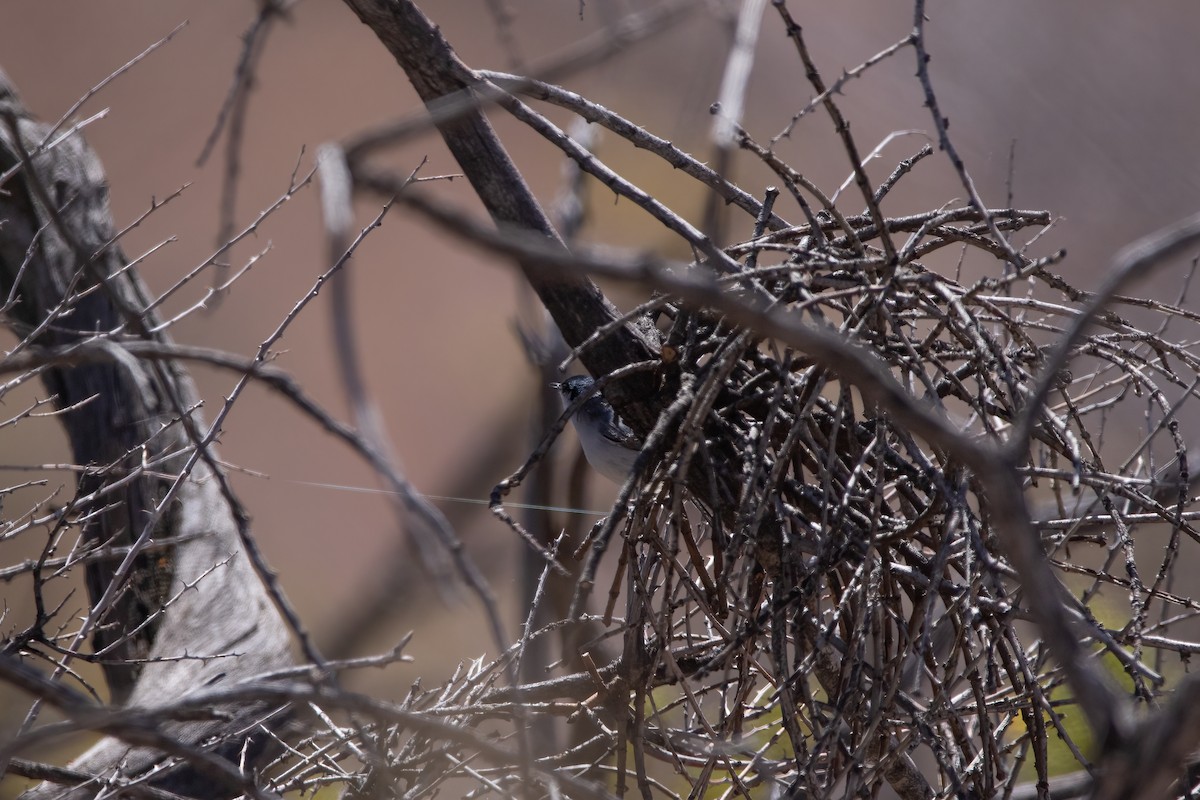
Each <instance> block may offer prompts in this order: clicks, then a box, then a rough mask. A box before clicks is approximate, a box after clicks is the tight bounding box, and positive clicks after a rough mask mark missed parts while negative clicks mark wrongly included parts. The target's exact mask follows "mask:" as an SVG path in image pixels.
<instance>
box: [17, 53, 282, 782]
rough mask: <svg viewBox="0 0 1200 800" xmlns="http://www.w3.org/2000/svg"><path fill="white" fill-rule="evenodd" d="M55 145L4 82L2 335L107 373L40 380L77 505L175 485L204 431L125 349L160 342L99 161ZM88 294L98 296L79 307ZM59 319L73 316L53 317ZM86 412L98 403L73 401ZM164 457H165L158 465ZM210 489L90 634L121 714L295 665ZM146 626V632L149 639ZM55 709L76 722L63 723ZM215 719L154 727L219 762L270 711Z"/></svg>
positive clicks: (201, 480) (125, 752) (208, 474)
mask: <svg viewBox="0 0 1200 800" xmlns="http://www.w3.org/2000/svg"><path fill="white" fill-rule="evenodd" d="M14 131H16V132H19V140H18V139H15V138H14V136H13V133H14ZM48 133H50V128H49V126H47V125H44V124H41V123H39V122H37V121H35V120H33V119H31V118H30V117H29V115H28V113H27V112H26V111H25V109H24V107H23V106H22V105H21V102H20V99H19V98H18V96H17V94H16V91H15V90H14V89H13V87H12V86H11V84H10V83H9V82H8V80H7V78H6V77H5V76H3V74H2V73H0V174H2V173H5V172H8V171H10V170H14V169H15V172H14V174H13V175H12V177H11V178H10V179H9V180H7V182H6V183H4V185H3V187H2V191H0V294H2V295H3V296H8V294H9V292H10V291H12V290H13V289H14V282H17V281H18V280H19V283H18V284H17V285H16V286H15V292H16V296H17V297H19V301H18V302H17V303H16V304H15V306H14V307H13V308H11V309H10V310H9V312H8V314H7V315H6V316H5V318H4V322H5V324H6V325H8V326H9V327H10V328H11V329H12V330H14V332H15V333H16V334H17V336H18V337H19V338H21V339H24V340H26V341H25V342H23V346H26V345H27V346H34V347H39V348H54V349H58V350H61V349H62V348H68V347H70V346H71V345H72V343H75V342H79V341H82V340H86V339H90V338H93V337H103V338H105V339H107V340H108V341H109V342H110V343H111V347H112V348H113V358H112V360H111V361H109V362H108V363H102V364H95V363H91V364H85V365H81V366H73V367H61V368H52V369H48V370H46V371H45V372H44V373H43V374H42V377H43V379H44V381H45V384H46V386H47V388H48V390H49V391H51V392H52V393H53V394H54V395H55V400H56V403H57V404H58V406H59V407H60V408H67V409H70V410H69V411H66V412H64V413H62V414H61V415H60V416H59V419H60V420H61V422H62V424H63V425H64V427H65V429H66V432H67V435H68V437H69V439H70V446H71V450H72V454H73V459H74V461H75V463H77V464H80V465H84V466H87V467H89V468H90V469H89V470H88V471H86V472H85V473H83V474H82V477H81V478H80V480H79V487H78V488H79V495H80V496H83V495H86V494H88V493H90V492H94V491H96V490H98V489H101V488H102V487H104V486H106V485H109V484H111V483H113V482H114V481H118V480H120V479H121V478H122V477H124V476H126V475H128V474H130V472H131V471H136V470H137V469H138V468H139V466H140V465H141V464H142V463H144V462H150V463H154V462H156V461H158V463H157V464H156V465H155V468H154V473H156V474H160V475H162V474H165V475H167V476H172V475H175V474H178V472H179V471H180V470H181V469H182V468H183V467H184V465H185V464H186V463H187V462H188V460H189V458H190V456H191V455H192V453H193V452H194V448H193V444H192V436H191V435H189V433H188V432H187V431H186V430H185V426H184V425H181V424H180V418H181V416H183V415H185V414H186V415H187V416H190V420H191V423H192V425H193V430H199V431H201V432H203V431H205V430H206V428H205V425H204V421H203V419H202V418H201V417H200V415H199V414H198V413H196V412H195V411H193V410H192V409H194V408H195V406H196V403H197V400H198V398H197V394H196V390H195V387H194V386H193V384H192V382H191V380H190V378H189V377H188V375H187V374H186V372H185V371H184V370H183V369H182V368H181V367H180V366H179V365H178V364H176V363H172V362H156V363H152V362H148V361H139V360H138V359H136V358H134V357H133V356H132V355H130V354H129V353H128V352H127V351H125V350H123V349H122V348H121V342H122V340H123V339H124V340H128V339H135V340H137V339H155V340H157V341H163V340H164V335H163V334H150V333H148V332H147V331H149V330H150V329H152V328H153V326H154V324H155V322H156V320H155V319H154V315H153V313H149V312H146V311H145V308H146V306H147V295H146V292H145V290H144V288H143V286H142V285H141V283H140V281H139V280H138V277H137V275H136V274H135V273H134V272H132V271H124V272H122V271H121V270H122V269H123V268H124V267H125V266H126V264H127V261H126V259H125V256H124V254H123V253H122V252H121V248H120V247H119V246H118V245H116V244H114V243H111V239H112V238H113V225H112V220H111V217H110V213H109V209H108V189H107V184H106V182H105V176H104V172H103V169H102V168H101V165H100V162H99V160H98V159H97V157H96V155H95V154H94V153H93V152H92V151H91V150H90V149H89V148H88V146H87V145H86V144H85V143H84V141H83V139H82V137H81V136H80V135H79V134H78V133H75V134H73V135H71V136H69V137H68V138H66V139H64V140H62V141H60V142H58V143H57V144H56V145H54V146H52V147H48V146H47V145H48V144H50V142H53V140H54V139H55V138H56V137H58V136H61V133H56V134H53V135H52V136H51V137H50V142H47V141H46V139H47V134H48ZM29 164H32V165H33V173H34V174H33V175H30V174H29V170H28V169H27V167H28V166H29ZM23 265H24V266H23ZM94 287H99V289H98V290H97V291H93V292H91V293H90V294H88V295H87V296H86V297H84V298H79V297H78V296H77V295H78V294H80V293H82V292H85V291H86V290H88V289H89V288H94ZM60 308H67V309H69V312H68V313H59V312H57V311H56V309H60ZM50 316H55V317H56V318H55V319H54V320H53V323H52V324H51V325H48V326H47V325H43V322H44V321H46V320H47V318H48V317H50ZM113 331H118V332H116V333H113ZM86 398H92V399H91V400H89V401H88V402H83V403H81V401H83V400H85V399H86ZM181 412H182V413H181ZM165 454H170V455H166V457H165V459H164V460H159V459H162V458H163V456H164V455H165ZM213 477H214V476H213V473H212V470H211V466H210V465H209V464H208V463H206V461H205V460H203V459H201V460H199V461H197V462H196V463H195V466H194V469H193V470H192V472H191V474H190V475H189V476H188V477H187V478H185V479H184V480H183V482H182V484H181V485H180V486H179V487H178V490H177V492H176V494H175V496H174V499H173V500H171V501H170V502H169V503H168V508H167V509H166V510H165V511H164V512H163V513H161V514H159V515H157V522H154V523H153V524H154V529H153V531H152V537H153V539H154V540H156V541H161V540H163V539H164V538H172V537H179V538H181V539H183V541H182V542H181V543H178V544H176V545H175V546H173V547H172V548H170V549H168V550H165V551H164V550H156V551H155V552H154V553H153V554H149V555H143V556H139V557H138V559H137V561H136V563H135V564H134V569H133V570H132V572H131V573H129V575H128V580H127V582H126V584H125V585H124V586H121V587H119V588H120V592H119V594H118V595H117V597H118V599H117V601H116V603H115V604H114V605H113V606H112V608H111V609H110V610H109V612H108V614H107V615H106V616H105V621H106V623H107V624H106V625H103V626H98V629H97V631H96V632H95V634H94V636H93V640H92V648H93V649H94V650H95V651H99V650H101V649H103V648H106V647H109V648H111V650H110V651H109V652H108V653H107V656H106V658H107V661H108V662H111V663H106V665H105V667H104V671H105V677H106V679H107V681H108V684H109V689H110V691H111V694H112V698H113V702H114V703H117V704H122V705H125V706H127V707H137V708H153V707H161V706H164V705H169V704H170V703H171V702H172V701H175V700H178V699H179V698H181V697H184V696H186V694H187V693H188V692H189V691H191V690H194V689H201V688H204V687H212V686H215V685H228V684H230V683H233V682H236V681H239V680H241V679H244V678H247V677H250V676H253V675H256V674H260V673H262V672H263V671H266V670H271V669H276V668H279V667H283V666H286V665H289V664H291V663H292V662H293V659H292V656H291V654H290V649H289V636H288V631H287V629H286V627H285V625H284V624H283V621H282V618H281V617H280V615H279V613H278V612H277V610H276V608H275V606H274V605H273V603H272V602H271V599H270V597H269V595H268V593H267V591H266V590H265V589H264V587H263V584H262V582H261V581H260V580H259V578H258V576H257V575H256V574H255V572H254V570H253V569H252V566H251V564H250V561H249V559H248V558H247V556H246V554H245V552H244V548H243V545H242V543H241V540H240V539H239V532H238V526H237V521H236V519H235V516H234V512H233V510H232V509H231V507H230V503H229V502H228V500H227V498H226V497H225V496H224V495H223V494H222V488H221V485H220V483H219V482H218V481H217V480H214V479H213ZM171 484H172V481H171V480H170V478H169V477H168V478H164V477H152V476H151V475H150V474H142V475H141V476H139V477H137V478H136V479H134V480H132V481H129V482H127V483H126V484H125V485H124V486H123V487H121V488H118V489H116V490H115V491H114V492H112V493H110V494H108V495H107V496H105V497H104V499H102V500H100V501H97V502H98V503H99V504H108V505H111V506H112V507H111V508H109V509H108V510H107V511H105V512H104V513H102V514H100V515H98V516H94V517H92V519H91V520H90V521H89V522H87V523H86V524H85V526H84V536H85V537H86V539H88V540H90V541H93V542H97V543H106V542H111V543H112V544H114V545H129V544H132V543H134V542H135V541H137V540H138V538H139V536H141V535H142V533H143V531H144V528H145V526H146V525H147V524H148V523H149V522H151V521H152V520H154V519H155V516H156V515H155V510H156V508H157V506H159V505H160V504H161V503H162V501H163V499H164V498H165V497H166V496H167V493H168V490H169V488H170V486H171ZM77 510H78V511H79V512H87V511H88V510H89V508H87V507H84V508H80V509H77ZM120 561H121V559H120V558H114V559H111V560H105V561H98V562H94V563H92V564H90V565H89V566H88V572H87V585H88V589H89V592H90V594H91V599H92V602H93V603H96V601H97V600H98V599H99V598H100V597H101V596H102V595H103V594H104V593H105V591H106V590H107V589H108V587H109V585H110V583H112V581H113V580H114V576H116V577H120V576H118V575H117V572H118V566H119V564H120ZM148 619H149V620H151V622H150V624H148V625H143V623H145V622H146V621H147V620H148ZM139 626H142V627H140V628H139ZM185 655H186V656H188V657H187V658H183V659H181V657H183V656H185ZM198 656H200V657H203V656H221V657H219V658H197V657H198ZM131 659H136V660H137V661H136V662H135V663H134V662H130V660H131ZM121 662H125V663H121ZM64 710H65V711H67V713H68V715H70V713H71V710H70V709H64ZM224 711H226V712H228V714H229V716H228V718H226V719H221V720H218V721H208V720H206V721H199V722H195V721H192V722H186V723H170V724H163V723H159V725H160V727H159V728H158V729H157V731H156V733H157V734H160V735H166V736H169V737H171V738H173V739H175V740H176V741H178V742H180V743H182V744H183V745H185V746H194V745H196V744H198V743H199V742H201V741H206V740H210V739H211V738H212V737H218V738H219V739H223V740H224V743H223V744H221V745H218V747H217V749H218V751H227V752H228V753H229V754H230V755H235V756H236V755H237V754H238V751H239V750H240V749H241V748H242V746H243V743H244V739H245V737H244V736H242V737H239V738H234V739H230V738H229V735H230V734H231V733H233V732H235V731H238V730H240V729H242V728H243V727H245V725H246V723H247V722H248V721H249V720H252V719H254V718H256V717H257V716H259V715H261V714H262V713H263V711H264V709H263V708H261V707H253V706H245V707H239V708H234V709H225V710H224ZM251 750H252V751H253V748H251ZM162 758H163V756H162V755H161V754H160V753H158V752H157V751H155V750H153V749H148V748H145V747H133V746H131V745H130V744H127V743H126V742H125V741H122V740H120V739H116V738H108V739H104V740H102V741H100V742H99V743H97V744H96V745H95V746H94V747H93V748H92V749H90V750H89V751H88V752H87V753H85V754H84V755H83V756H81V757H80V758H79V759H78V760H77V761H76V762H75V763H74V764H72V768H73V769H75V770H77V771H80V772H84V773H88V774H90V775H96V776H105V775H110V774H112V771H113V770H114V768H115V766H116V765H117V764H118V763H120V765H121V767H120V769H121V773H122V774H123V775H125V776H133V775H137V774H139V773H141V772H144V771H145V770H146V769H147V768H148V767H150V766H152V765H153V764H155V763H158V762H159V761H161V760H162ZM155 784H156V785H158V786H160V787H162V788H165V789H167V790H169V791H174V792H180V793H185V794H191V795H192V796H196V797H217V796H229V795H230V794H231V793H232V792H231V790H230V788H229V787H228V786H227V785H224V784H221V783H219V782H216V781H210V780H207V779H206V778H205V777H204V775H203V774H201V773H200V772H197V770H196V768H194V767H191V766H189V765H187V764H184V765H182V766H180V767H179V768H177V769H175V770H174V771H173V772H170V773H169V774H167V775H166V776H165V777H163V778H161V779H158V780H156V781H155ZM95 791H96V787H95V786H92V787H91V788H84V789H78V790H76V791H74V792H70V793H67V794H65V795H64V794H63V787H61V786H54V785H50V784H45V785H43V786H41V787H38V788H35V789H34V790H32V791H30V792H29V793H28V794H27V795H26V796H27V797H29V798H41V797H50V796H55V797H63V796H66V797H86V796H92V795H94V794H95Z"/></svg>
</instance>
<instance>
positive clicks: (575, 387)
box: [550, 375, 595, 400]
mask: <svg viewBox="0 0 1200 800" xmlns="http://www.w3.org/2000/svg"><path fill="white" fill-rule="evenodd" d="M593 383H595V381H594V380H592V379H591V378H589V377H588V376H587V375H572V376H571V377H569V378H567V379H566V380H565V381H563V382H562V383H552V384H550V385H551V386H553V387H554V388H555V389H558V391H560V392H562V395H563V397H565V398H567V399H568V400H574V399H575V398H577V397H579V395H581V394H583V393H584V392H586V391H587V390H588V389H590V388H592V384H593Z"/></svg>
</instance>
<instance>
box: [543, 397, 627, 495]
mask: <svg viewBox="0 0 1200 800" xmlns="http://www.w3.org/2000/svg"><path fill="white" fill-rule="evenodd" d="M594 384H595V381H593V380H592V379H591V378H589V377H588V376H586V375H575V376H574V377H571V378H567V379H566V380H565V381H563V382H562V383H552V384H550V386H551V388H553V389H557V390H558V393H559V396H561V397H562V403H563V409H564V410H565V409H567V408H568V407H570V405H571V403H573V402H575V400H576V399H577V398H578V397H579V396H580V395H583V394H587V393H588V392H590V391H591V390H592V386H593V385H594ZM571 422H573V423H574V424H575V432H576V433H578V434H579V443H580V444H581V445H583V454H584V455H585V456H587V460H588V463H589V464H591V465H592V468H593V469H595V470H596V471H597V472H599V473H600V474H601V475H603V476H604V477H606V478H608V479H609V480H610V481H612V482H613V483H616V484H623V483H625V480H626V479H627V478H628V477H629V475H630V473H631V472H633V464H634V462H635V461H636V460H637V457H638V453H639V452H641V449H642V443H641V442H640V441H639V440H638V437H637V435H636V434H635V433H634V432H633V431H632V430H630V429H629V426H628V425H626V424H625V423H624V422H622V421H621V418H620V417H618V416H617V412H616V410H614V409H613V407H612V406H611V405H609V403H608V401H607V400H605V399H604V396H603V395H601V394H600V393H599V392H595V393H593V394H592V396H591V397H589V398H588V399H587V400H585V401H584V402H583V405H581V406H580V407H579V410H578V411H576V412H575V415H574V416H573V417H572V418H571Z"/></svg>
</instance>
